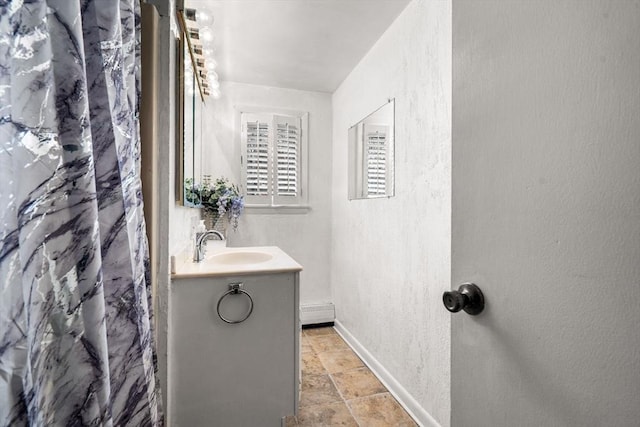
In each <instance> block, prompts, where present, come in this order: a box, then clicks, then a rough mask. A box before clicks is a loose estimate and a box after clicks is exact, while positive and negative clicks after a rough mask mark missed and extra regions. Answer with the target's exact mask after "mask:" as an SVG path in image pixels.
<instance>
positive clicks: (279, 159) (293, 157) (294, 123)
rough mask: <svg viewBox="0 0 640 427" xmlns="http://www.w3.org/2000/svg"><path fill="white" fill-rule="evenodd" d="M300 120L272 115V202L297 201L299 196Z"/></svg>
mask: <svg viewBox="0 0 640 427" xmlns="http://www.w3.org/2000/svg"><path fill="white" fill-rule="evenodd" d="M300 122H301V120H300V118H299V117H290V116H278V115H276V116H274V117H273V126H274V130H275V132H274V203H275V204H292V203H297V199H298V198H299V196H300V149H301V144H300V141H301V126H300V124H301V123H300Z"/></svg>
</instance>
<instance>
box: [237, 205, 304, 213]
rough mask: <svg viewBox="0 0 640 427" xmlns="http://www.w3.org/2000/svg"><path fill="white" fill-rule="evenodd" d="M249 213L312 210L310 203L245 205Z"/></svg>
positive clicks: (302, 211)
mask: <svg viewBox="0 0 640 427" xmlns="http://www.w3.org/2000/svg"><path fill="white" fill-rule="evenodd" d="M244 210H245V212H246V213H248V214H262V215H280V214H287V215H288V214H306V213H308V212H309V211H310V210H311V206H309V205H245V206H244Z"/></svg>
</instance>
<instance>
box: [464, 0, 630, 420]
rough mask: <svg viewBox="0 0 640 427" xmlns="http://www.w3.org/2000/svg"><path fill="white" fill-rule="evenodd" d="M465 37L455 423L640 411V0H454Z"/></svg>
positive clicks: (608, 416) (621, 416)
mask: <svg viewBox="0 0 640 427" xmlns="http://www.w3.org/2000/svg"><path fill="white" fill-rule="evenodd" d="M453 49H454V62H453V240H452V242H453V259H452V266H453V269H452V271H453V280H454V283H460V282H462V281H467V280H473V281H476V283H478V285H480V286H481V287H482V288H483V291H484V292H485V296H486V297H487V302H488V304H487V310H486V312H485V313H483V314H482V315H481V316H479V317H478V318H477V319H472V318H470V317H469V316H464V315H460V314H458V315H456V316H455V320H454V322H453V324H452V333H453V335H452V336H453V338H452V340H453V341H452V386H451V389H452V404H453V408H452V425H454V426H471V425H472V426H477V427H482V426H487V427H489V426H516V425H517V426H521V427H525V426H566V427H569V426H576V427H577V426H581V427H582V426H638V425H640V331H639V329H638V325H640V311H639V310H638V302H639V301H640V168H639V166H640V1H638V0H633V1H631V0H629V1H605V0H570V1H555V0H545V1H536V2H524V1H522V2H508V1H507V2H505V1H502V0H492V1H482V2H478V1H475V0H455V1H454V14H453ZM479 396H484V397H482V398H479Z"/></svg>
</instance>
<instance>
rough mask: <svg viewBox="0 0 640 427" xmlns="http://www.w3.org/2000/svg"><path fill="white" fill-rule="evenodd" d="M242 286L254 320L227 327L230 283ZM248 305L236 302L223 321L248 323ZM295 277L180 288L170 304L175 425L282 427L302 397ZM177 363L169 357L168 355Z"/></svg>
mask: <svg viewBox="0 0 640 427" xmlns="http://www.w3.org/2000/svg"><path fill="white" fill-rule="evenodd" d="M238 282H242V283H243V290H245V291H246V292H247V293H248V294H249V295H250V296H251V298H252V299H253V312H252V313H251V315H250V316H249V317H248V318H247V319H246V320H245V321H244V322H242V323H238V324H228V323H225V322H224V321H222V320H221V319H220V317H219V316H218V314H217V312H216V311H217V310H216V308H217V304H218V300H219V299H220V298H221V297H222V296H223V295H224V294H225V293H226V292H227V291H228V288H229V284H230V283H238ZM248 301H249V299H248V297H247V296H246V295H244V294H237V295H236V294H233V295H228V296H226V297H224V299H223V300H222V302H221V304H220V309H221V312H222V313H223V316H225V317H226V318H229V319H240V318H242V317H244V315H245V314H246V312H247V309H248ZM297 310H298V286H297V274H275V275H257V276H238V277H225V278H215V279H189V280H180V281H176V283H175V284H174V292H173V298H172V307H171V311H172V319H173V322H172V324H171V325H170V327H171V328H172V329H173V331H174V332H173V334H172V336H173V345H172V348H173V349H174V351H173V362H172V363H171V366H172V383H173V384H174V387H173V394H174V397H173V399H172V400H173V402H174V405H171V406H172V407H173V408H174V409H173V416H172V418H173V420H174V423H175V425H178V426H199V425H203V426H204V425H233V426H239V427H240V426H274V427H276V426H280V420H281V418H282V417H284V416H286V415H290V414H293V413H294V412H295V402H296V401H297V396H296V394H297V390H298V368H299V364H298V360H297V358H298V344H299V343H298V340H299V337H298V330H297V329H298V328H297V326H298V325H297V323H298V313H297ZM170 359H171V355H170Z"/></svg>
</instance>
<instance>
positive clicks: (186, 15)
mask: <svg viewBox="0 0 640 427" xmlns="http://www.w3.org/2000/svg"><path fill="white" fill-rule="evenodd" d="M184 3H185V2H184V1H178V2H177V4H176V19H177V21H178V24H179V27H180V37H179V38H178V39H177V40H176V48H177V52H176V115H177V117H176V124H177V125H176V181H175V186H176V202H177V203H178V204H181V205H184V206H188V207H194V206H197V205H198V203H197V202H198V201H196V200H190V199H189V197H188V195H189V194H190V192H189V188H187V186H194V185H195V186H198V185H200V184H202V181H203V179H205V178H206V176H207V173H206V171H204V170H203V150H204V147H203V141H202V125H203V113H204V108H205V102H206V100H207V99H208V97H209V95H211V94H212V93H213V95H214V96H215V92H214V91H216V90H217V89H216V88H215V87H211V84H212V83H216V84H217V81H213V80H215V79H212V75H215V73H214V72H212V71H210V70H208V69H207V64H206V62H205V57H204V56H203V54H204V53H205V51H206V48H205V47H204V46H203V44H202V40H201V37H200V30H201V27H200V24H199V23H198V21H197V15H198V12H197V11H196V10H195V9H193V8H186V7H185V4H184ZM205 28H206V27H205ZM191 194H192V193H191Z"/></svg>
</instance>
